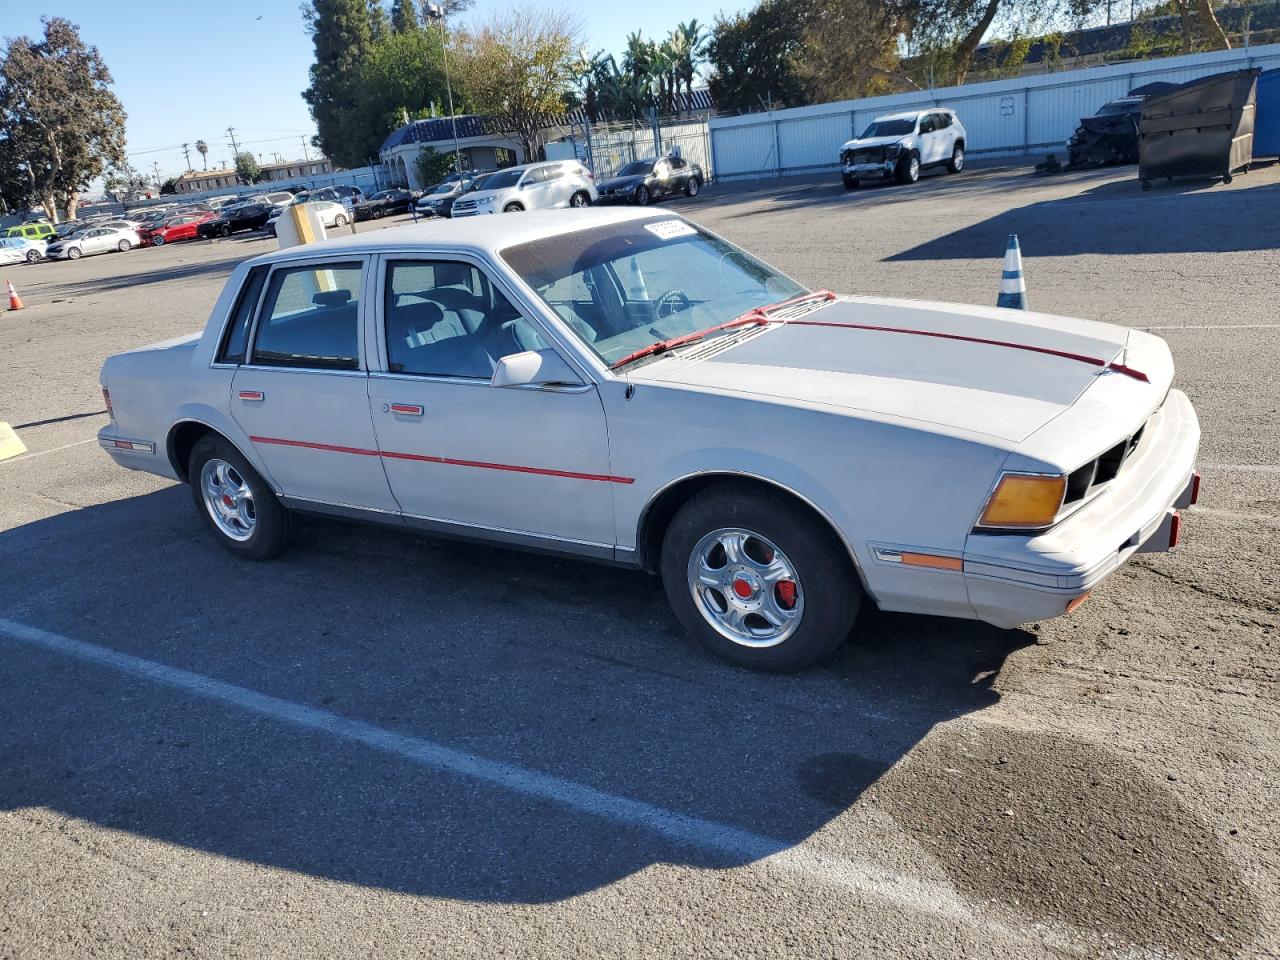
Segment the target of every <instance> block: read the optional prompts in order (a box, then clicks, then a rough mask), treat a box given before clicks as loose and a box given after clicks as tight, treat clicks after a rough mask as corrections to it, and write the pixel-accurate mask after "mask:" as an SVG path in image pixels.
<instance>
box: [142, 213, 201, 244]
mask: <svg viewBox="0 0 1280 960" xmlns="http://www.w3.org/2000/svg"><path fill="white" fill-rule="evenodd" d="M216 218H217V214H214V213H187V214H183V215H182V216H180V217H174V218H173V219H171V220H166V221H165V222H164V223H162V224H160V225H159V226H157V227H152V228H151V229H150V230H148V231H147V232H146V233H145V234H144V235H143V241H144V243H146V244H149V245H150V246H153V247H162V246H164V245H165V244H166V243H177V242H178V241H179V240H194V239H196V237H198V236H199V235H200V226H201V224H205V223H208V222H209V221H210V220H214V219H216Z"/></svg>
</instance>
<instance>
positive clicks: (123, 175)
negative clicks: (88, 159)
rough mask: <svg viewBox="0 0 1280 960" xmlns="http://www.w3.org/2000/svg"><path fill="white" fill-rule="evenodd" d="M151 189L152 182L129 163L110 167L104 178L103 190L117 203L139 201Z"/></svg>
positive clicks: (125, 162)
mask: <svg viewBox="0 0 1280 960" xmlns="http://www.w3.org/2000/svg"><path fill="white" fill-rule="evenodd" d="M150 187H151V181H150V180H149V179H148V178H147V177H145V176H144V175H143V174H142V173H140V172H139V171H137V170H136V169H134V167H133V166H132V165H131V164H130V163H129V162H128V161H127V160H124V161H121V162H120V163H118V164H113V165H112V166H110V167H108V168H107V170H106V173H104V174H103V177H102V189H103V192H104V193H106V195H107V197H108V198H110V199H111V200H113V201H114V202H116V203H129V202H130V201H133V200H136V199H138V198H139V197H140V196H142V195H143V194H144V193H146V192H147V191H148V190H149V189H150Z"/></svg>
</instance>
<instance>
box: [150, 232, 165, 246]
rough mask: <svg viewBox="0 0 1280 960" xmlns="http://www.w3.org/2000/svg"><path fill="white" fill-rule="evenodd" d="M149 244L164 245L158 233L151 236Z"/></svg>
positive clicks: (162, 238)
mask: <svg viewBox="0 0 1280 960" xmlns="http://www.w3.org/2000/svg"><path fill="white" fill-rule="evenodd" d="M151 244H152V246H156V247H163V246H164V237H161V236H159V235H157V236H154V237H152V238H151Z"/></svg>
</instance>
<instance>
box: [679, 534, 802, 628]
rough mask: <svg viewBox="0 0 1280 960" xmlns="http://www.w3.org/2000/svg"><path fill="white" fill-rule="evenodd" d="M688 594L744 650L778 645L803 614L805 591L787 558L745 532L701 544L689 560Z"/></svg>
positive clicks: (709, 538) (711, 536)
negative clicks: (691, 595)
mask: <svg viewBox="0 0 1280 960" xmlns="http://www.w3.org/2000/svg"><path fill="white" fill-rule="evenodd" d="M689 591H690V593H692V594H693V600H694V603H695V604H696V605H697V607H698V610H699V612H700V613H701V614H702V616H703V618H704V619H705V620H706V621H707V623H709V624H710V625H711V626H712V627H713V628H714V629H715V630H716V631H717V632H718V633H720V634H721V635H722V636H724V637H726V638H728V639H729V640H732V641H733V642H734V643H740V644H742V645H743V646H744V647H773V646H777V645H778V644H780V643H782V642H783V641H784V640H786V639H787V638H788V637H789V636H791V634H793V633H794V632H795V630H796V627H798V626H799V625H800V618H801V616H802V615H803V614H804V591H803V590H802V589H801V587H800V578H799V577H798V576H797V575H796V570H795V567H794V566H793V565H792V563H791V561H790V560H788V559H787V555H786V554H784V553H783V552H782V551H781V550H779V549H778V548H777V546H776V545H774V544H773V543H772V542H771V541H769V540H768V539H766V538H765V537H762V536H760V534H758V533H753V532H752V531H750V530H744V529H742V528H740V527H725V528H722V529H720V530H713V531H711V532H710V533H708V534H707V535H706V536H705V537H703V538H702V539H701V540H699V541H698V543H697V545H696V546H695V547H694V548H693V552H692V553H691V554H690V555H689Z"/></svg>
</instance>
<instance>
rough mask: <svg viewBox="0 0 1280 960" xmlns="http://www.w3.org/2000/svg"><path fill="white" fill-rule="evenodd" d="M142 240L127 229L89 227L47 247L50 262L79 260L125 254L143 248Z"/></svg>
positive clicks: (46, 253)
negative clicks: (96, 255)
mask: <svg viewBox="0 0 1280 960" xmlns="http://www.w3.org/2000/svg"><path fill="white" fill-rule="evenodd" d="M141 245H142V238H141V237H139V236H138V234H137V233H135V232H134V231H133V230H130V229H128V228H127V227H89V228H88V229H87V230H81V231H80V232H79V233H73V234H72V235H71V236H69V237H67V238H65V239H59V240H55V241H54V242H53V243H50V244H49V246H47V247H45V251H44V252H45V256H47V257H48V258H49V259H50V260H79V259H80V258H81V257H88V256H92V255H93V254H95V253H112V252H114V251H119V252H120V253H124V252H125V251H127V250H130V249H132V248H133V247H137V246H141Z"/></svg>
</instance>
